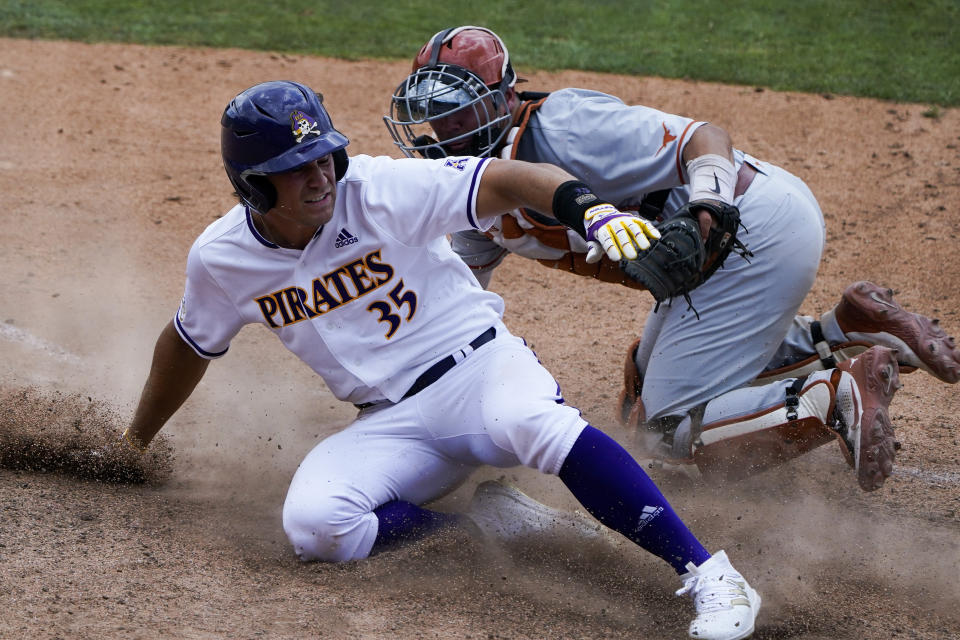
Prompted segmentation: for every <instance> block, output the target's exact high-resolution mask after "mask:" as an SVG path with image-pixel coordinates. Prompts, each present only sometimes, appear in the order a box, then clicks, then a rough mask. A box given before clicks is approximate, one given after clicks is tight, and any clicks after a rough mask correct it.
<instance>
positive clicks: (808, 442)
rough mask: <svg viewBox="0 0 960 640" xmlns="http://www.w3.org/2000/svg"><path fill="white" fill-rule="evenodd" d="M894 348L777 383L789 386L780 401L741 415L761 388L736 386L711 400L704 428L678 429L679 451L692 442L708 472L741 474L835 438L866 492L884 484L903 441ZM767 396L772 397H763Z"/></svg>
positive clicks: (696, 459) (773, 388)
mask: <svg viewBox="0 0 960 640" xmlns="http://www.w3.org/2000/svg"><path fill="white" fill-rule="evenodd" d="M900 386H901V385H900V377H899V371H898V365H897V352H896V351H895V350H893V349H888V348H886V347H880V346H875V347H871V348H870V349H867V350H866V351H864V352H863V353H862V354H860V355H859V356H856V357H854V358H851V359H850V360H847V361H845V362H842V363H840V364H839V365H838V366H837V367H836V368H835V369H832V370H830V371H819V372H816V373H813V374H811V375H810V376H809V377H807V378H806V379H803V378H797V379H796V380H795V381H793V382H792V383H790V384H787V383H786V382H780V383H773V384H771V385H769V386H768V387H767V388H766V389H768V390H769V393H771V394H772V393H773V392H774V391H776V390H778V389H781V388H785V396H786V397H785V400H784V402H783V403H782V404H775V405H773V406H769V405H768V406H766V407H765V408H762V409H760V410H758V411H755V412H753V413H744V411H743V407H744V406H749V405H750V404H754V403H752V402H750V400H751V397H750V396H751V394H754V393H755V394H759V395H760V396H761V397H763V396H764V395H765V394H767V392H765V391H764V388H756V387H752V388H747V389H738V390H736V391H732V392H730V393H728V394H724V395H723V396H720V397H719V398H716V399H714V400H712V401H711V402H710V403H708V404H707V406H706V409H705V412H704V417H703V423H702V427H701V428H700V430H699V433H697V431H695V430H694V431H690V432H689V433H685V432H684V429H683V425H684V423H681V424H680V427H678V429H677V431H676V433H675V434H674V435H673V447H674V452H676V451H678V450H680V449H682V448H683V447H684V446H686V443H687V442H689V447H690V454H691V457H692V459H693V462H694V463H695V464H696V465H697V467H698V468H699V469H700V472H701V473H702V474H704V475H705V476H711V475H718V476H722V477H725V478H727V479H731V480H737V479H741V478H744V477H747V476H750V475H753V474H755V473H759V472H761V471H764V470H766V469H769V468H771V467H775V466H778V465H780V464H783V463H784V462H786V461H788V460H790V459H792V458H796V457H797V456H800V455H802V454H804V453H807V452H808V451H810V450H812V449H815V448H817V447H819V446H821V445H824V444H826V443H828V442H830V441H831V440H833V439H836V440H838V441H839V443H840V450H841V452H842V453H843V456H844V458H845V459H846V461H847V463H848V464H849V465H850V466H851V467H853V468H854V469H855V470H856V471H857V481H858V483H859V484H860V487H861V488H862V489H863V490H864V491H873V490H875V489H879V488H880V487H881V486H882V485H883V483H884V481H885V480H886V478H888V477H889V476H890V474H891V473H892V471H893V459H894V455H895V451H896V449H897V448H898V444H897V443H896V442H895V441H894V437H893V426H892V424H891V423H890V416H889V414H888V408H889V406H890V401H891V400H892V399H893V396H894V394H895V393H896V391H897V389H899V388H900ZM766 397H770V395H766Z"/></svg>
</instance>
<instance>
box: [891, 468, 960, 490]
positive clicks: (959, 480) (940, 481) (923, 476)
mask: <svg viewBox="0 0 960 640" xmlns="http://www.w3.org/2000/svg"><path fill="white" fill-rule="evenodd" d="M893 473H894V475H898V476H910V477H913V478H916V479H917V480H921V481H923V482H925V483H927V484H935V485H945V484H946V485H951V484H952V485H960V473H957V472H954V471H926V470H925V469H918V468H917V467H900V466H894V468H893Z"/></svg>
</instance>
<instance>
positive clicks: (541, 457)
mask: <svg viewBox="0 0 960 640" xmlns="http://www.w3.org/2000/svg"><path fill="white" fill-rule="evenodd" d="M506 407H507V408H508V409H510V408H513V409H515V410H514V411H511V412H509V413H504V412H499V413H498V415H497V416H491V419H490V420H488V421H487V423H486V424H487V425H488V427H489V429H490V431H489V433H490V436H491V439H492V440H493V442H494V443H495V444H496V445H497V446H498V447H500V448H501V449H504V450H506V451H510V452H511V453H512V454H514V455H515V456H516V457H517V459H518V460H519V461H520V464H522V465H524V466H525V467H530V468H533V469H537V470H538V471H541V472H543V473H557V472H558V471H559V468H560V464H562V462H563V458H564V457H565V456H566V453H567V452H568V451H569V447H570V446H571V445H572V443H573V441H574V440H575V439H576V437H577V435H578V434H579V433H580V431H582V430H583V426H584V421H583V419H582V418H581V417H580V413H579V412H578V411H577V410H576V409H574V408H572V407H568V406H566V405H561V404H559V403H556V402H550V401H545V402H542V403H528V404H527V406H525V407H521V406H520V405H516V406H512V405H510V404H508V405H506Z"/></svg>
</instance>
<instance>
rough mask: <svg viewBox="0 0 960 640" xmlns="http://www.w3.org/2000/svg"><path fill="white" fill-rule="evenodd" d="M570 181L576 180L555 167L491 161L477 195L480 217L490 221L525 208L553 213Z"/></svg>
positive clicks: (512, 161)
mask: <svg viewBox="0 0 960 640" xmlns="http://www.w3.org/2000/svg"><path fill="white" fill-rule="evenodd" d="M568 180H576V178H575V177H574V176H572V175H570V174H569V173H567V172H566V171H564V170H563V169H561V168H560V167H555V166H553V165H551V164H543V163H531V162H523V161H520V160H491V161H490V165H489V166H488V167H487V168H486V170H485V171H484V172H483V177H482V179H481V181H480V188H479V190H478V192H477V215H478V217H480V218H487V217H490V216H495V215H499V214H501V213H506V212H507V211H511V210H513V209H518V208H521V207H524V208H528V209H533V210H535V211H545V212H549V211H552V210H553V194H554V193H555V192H556V190H557V187H559V186H560V185H561V184H563V183H564V182H567V181H568Z"/></svg>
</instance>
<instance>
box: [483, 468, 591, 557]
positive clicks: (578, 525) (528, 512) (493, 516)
mask: <svg viewBox="0 0 960 640" xmlns="http://www.w3.org/2000/svg"><path fill="white" fill-rule="evenodd" d="M466 516H467V517H468V518H469V519H470V520H471V521H472V522H473V523H474V524H475V525H476V526H477V528H478V529H479V530H480V531H481V533H483V535H484V536H486V537H488V538H492V539H495V540H501V541H506V542H509V541H512V540H518V539H521V538H524V537H527V536H531V535H534V536H535V535H543V534H547V535H558V534H564V533H566V532H571V533H574V534H577V535H582V536H586V537H590V538H599V537H603V536H605V535H606V534H605V530H606V528H605V527H604V526H603V525H601V524H600V523H599V522H596V521H594V520H591V519H590V518H588V517H587V516H586V515H584V514H582V513H580V512H576V511H574V512H570V511H561V510H560V509H554V508H553V507H548V506H547V505H545V504H543V503H541V502H537V501H536V500H534V499H533V498H531V497H530V496H528V495H527V494H525V493H523V492H522V491H520V490H519V489H517V488H516V487H513V486H510V485H508V484H505V483H503V482H499V481H495V480H490V481H487V482H483V483H481V484H479V485H478V486H477V490H476V492H475V493H474V494H473V498H472V499H471V500H470V507H469V508H468V510H467V513H466Z"/></svg>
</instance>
